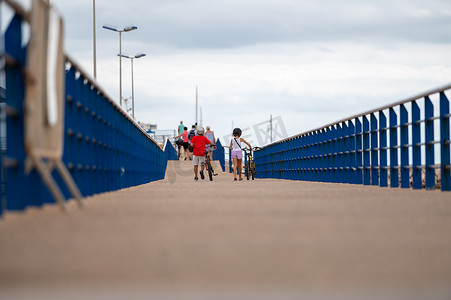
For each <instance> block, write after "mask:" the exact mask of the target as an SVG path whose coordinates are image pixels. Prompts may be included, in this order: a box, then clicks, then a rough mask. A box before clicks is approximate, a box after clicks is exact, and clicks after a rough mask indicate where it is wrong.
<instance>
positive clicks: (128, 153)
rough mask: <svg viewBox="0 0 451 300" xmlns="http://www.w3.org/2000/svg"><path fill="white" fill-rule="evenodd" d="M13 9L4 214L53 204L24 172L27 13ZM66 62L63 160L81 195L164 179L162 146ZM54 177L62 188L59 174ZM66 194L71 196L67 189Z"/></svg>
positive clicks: (0, 128)
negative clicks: (24, 42) (25, 29)
mask: <svg viewBox="0 0 451 300" xmlns="http://www.w3.org/2000/svg"><path fill="white" fill-rule="evenodd" d="M14 6H15V5H14ZM13 8H14V10H15V11H16V14H15V16H14V17H13V19H12V20H11V22H10V23H9V25H8V28H7V30H6V32H5V36H4V37H3V36H2V39H3V38H4V43H5V44H4V45H5V53H4V54H3V53H2V61H3V62H4V65H5V67H4V70H2V71H4V75H5V80H6V86H5V94H6V95H5V102H4V103H3V104H2V106H1V108H2V111H1V113H2V116H6V122H1V125H0V132H6V144H4V143H3V141H2V160H1V165H0V166H1V170H2V189H1V194H2V195H1V198H2V199H3V200H2V203H1V205H0V215H1V213H2V210H3V209H7V210H23V209H25V208H26V207H28V206H41V205H42V204H43V203H54V199H53V197H52V196H51V194H50V193H49V191H48V190H47V188H46V186H45V185H44V184H43V182H42V180H41V178H40V177H39V175H38V173H37V172H36V171H32V172H31V173H30V174H26V172H25V162H26V152H25V147H24V110H23V107H24V96H25V86H26V85H25V78H26V74H25V66H26V64H27V61H26V51H27V48H26V45H25V46H23V44H22V26H23V24H24V23H25V22H26V21H27V14H26V13H25V12H24V11H23V10H22V9H21V8H20V7H18V6H15V7H13ZM66 61H67V63H66V75H65V123H64V153H63V157H62V160H63V162H64V164H65V165H66V167H67V169H68V170H69V171H70V173H71V175H72V177H73V179H74V181H75V183H76V184H77V185H78V188H79V189H80V191H81V194H82V195H83V196H88V195H92V194H95V193H101V192H106V191H112V190H117V189H121V188H125V187H130V186H134V185H139V184H143V183H147V182H150V181H155V180H159V179H163V178H164V175H165V170H166V164H167V158H166V155H165V153H164V152H163V151H162V149H161V148H160V147H159V146H158V144H157V143H156V142H155V141H154V140H153V139H151V138H150V137H149V135H148V134H147V133H146V132H145V131H144V130H143V129H142V128H141V127H140V126H139V125H138V124H137V123H136V122H135V121H134V120H133V119H131V118H130V116H128V114H127V113H126V112H124V111H123V110H122V109H121V108H120V107H119V106H118V105H117V104H115V103H114V102H113V101H112V100H111V98H109V97H108V96H107V95H106V93H105V92H104V91H103V90H102V89H101V88H100V87H99V86H98V85H97V83H96V82H94V81H93V80H92V79H91V78H90V77H89V76H88V75H86V73H84V72H83V71H82V70H81V68H79V67H78V66H77V65H76V64H75V63H74V62H73V61H72V60H71V59H69V58H67V59H66ZM5 126H6V128H4V127H5ZM2 138H4V136H2ZM53 177H55V178H56V181H57V182H60V183H61V181H62V180H61V178H58V176H57V173H56V172H53ZM58 185H59V186H60V187H62V186H64V184H58ZM62 192H63V194H64V196H65V197H66V198H68V197H70V196H69V195H70V194H69V192H68V190H64V189H62Z"/></svg>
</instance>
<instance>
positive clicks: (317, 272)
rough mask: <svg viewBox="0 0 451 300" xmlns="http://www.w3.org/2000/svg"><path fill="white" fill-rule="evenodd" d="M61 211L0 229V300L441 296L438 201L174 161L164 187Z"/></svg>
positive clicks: (446, 255) (446, 253)
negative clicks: (198, 175) (94, 294)
mask: <svg viewBox="0 0 451 300" xmlns="http://www.w3.org/2000/svg"><path fill="white" fill-rule="evenodd" d="M217 168H219V167H217ZM72 202H74V201H71V202H69V204H68V212H67V214H63V213H61V212H60V211H59V210H58V208H57V207H56V206H45V207H43V208H41V209H28V210H27V211H26V213H25V214H23V213H17V214H16V213H10V212H9V213H7V214H6V215H5V216H4V220H2V221H0V292H1V294H2V295H6V296H7V297H6V298H4V299H27V295H28V294H27V293H30V295H33V299H41V298H39V297H38V295H42V299H44V298H45V297H47V299H51V297H50V298H48V296H49V293H57V291H60V292H61V293H62V294H64V295H66V296H67V295H70V294H71V293H72V294H77V293H80V292H82V291H88V290H89V289H90V288H92V289H97V288H99V287H106V288H105V290H104V291H109V292H111V291H115V292H111V294H110V295H108V297H109V299H111V298H114V299H123V298H124V297H122V296H125V295H127V297H130V291H133V292H134V293H138V292H137V291H142V292H143V293H147V294H146V295H148V293H153V294H154V296H155V297H156V298H159V299H166V298H167V299H232V298H233V299H256V298H259V299H276V298H277V299H299V295H300V294H302V295H310V296H311V295H313V294H314V293H316V294H314V295H319V296H318V298H321V299H324V298H328V297H327V295H335V296H336V295H337V293H336V291H341V294H340V295H342V296H343V298H346V299H352V298H353V297H354V298H355V299H359V298H360V299H373V298H371V297H369V295H373V293H372V292H373V291H374V292H377V293H376V294H374V295H377V297H378V298H376V296H375V297H374V299H380V297H381V295H384V293H386V295H397V296H396V297H395V298H396V299H404V298H402V297H400V294H397V293H398V291H405V292H406V294H405V296H406V299H407V298H408V299H426V298H424V297H423V296H427V297H428V299H441V298H438V296H445V297H446V296H449V295H451V290H450V285H449V283H450V282H451V251H450V249H451V234H450V232H451V197H450V195H449V193H444V192H440V191H413V190H401V189H390V188H379V187H369V186H360V185H345V184H330V183H312V182H295V181H288V180H271V179H264V180H255V181H247V180H244V181H242V182H233V180H232V176H231V175H230V174H226V173H220V174H219V175H218V176H216V177H215V178H214V181H213V182H209V181H206V180H205V181H199V182H194V181H193V175H192V166H191V164H190V162H184V161H182V162H177V161H172V162H169V164H168V168H167V174H166V178H165V180H161V181H158V182H152V183H148V184H144V185H141V186H136V187H132V188H128V189H123V190H120V191H116V192H111V193H104V194H99V195H96V196H93V197H89V198H86V199H85V200H84V204H85V208H84V209H83V210H80V209H78V208H77V206H76V205H75V203H72ZM127 290H128V292H127V293H126V294H124V295H122V294H120V293H121V292H124V291H127ZM37 291H40V292H41V293H39V292H37ZM394 291H395V292H394ZM413 291H423V293H418V292H413ZM209 293H211V294H209ZM233 293H235V294H233ZM249 293H250V295H251V296H249ZM271 293H273V294H271ZM306 293H307V294H306ZM309 293H313V294H309ZM362 293H363V294H362ZM212 295H215V297H212ZM218 295H229V296H227V297H226V296H224V298H218V297H217V296H218ZM272 295H277V297H275V298H272ZM361 295H365V296H364V298H362V297H360V296H361ZM20 296H23V298H18V297H20ZM111 296H113V297H111ZM114 296H116V297H117V298H115V297H114ZM134 296H137V295H136V294H135V295H134ZM248 296H249V297H248ZM254 296H255V297H254ZM291 296H292V298H290V297H291ZM323 296H324V297H323ZM434 296H437V298H434ZM105 297H107V296H105ZM165 297H166V298H165ZM2 298H3V297H2ZM132 298H133V297H132ZM136 298H139V297H135V299H136ZM156 298H155V299H156ZM313 298H314V297H310V299H313ZM65 299H69V298H67V297H66V298H65ZM74 299H75V298H74ZM143 299H144V298H143ZM146 299H149V298H146ZM328 299H331V298H330V297H329V298H328ZM333 299H342V298H333ZM385 299H387V298H385Z"/></svg>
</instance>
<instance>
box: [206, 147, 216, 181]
mask: <svg viewBox="0 0 451 300" xmlns="http://www.w3.org/2000/svg"><path fill="white" fill-rule="evenodd" d="M205 166H206V168H207V171H208V178H210V181H213V176H215V175H216V174H214V170H213V167H212V166H211V160H210V155H208V151H207V150H205Z"/></svg>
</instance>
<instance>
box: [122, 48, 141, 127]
mask: <svg viewBox="0 0 451 300" xmlns="http://www.w3.org/2000/svg"><path fill="white" fill-rule="evenodd" d="M118 56H122V57H125V58H128V59H130V61H131V63H132V118H133V119H135V92H134V87H133V60H134V59H135V58H140V57H143V56H146V55H145V54H144V53H140V54H136V55H135V56H128V55H124V54H118Z"/></svg>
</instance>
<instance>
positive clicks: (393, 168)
mask: <svg viewBox="0 0 451 300" xmlns="http://www.w3.org/2000/svg"><path fill="white" fill-rule="evenodd" d="M397 126H398V116H397V114H396V112H395V110H394V109H393V108H390V187H398V186H399V172H398V166H399V164H398V149H399V148H398V127H397Z"/></svg>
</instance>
